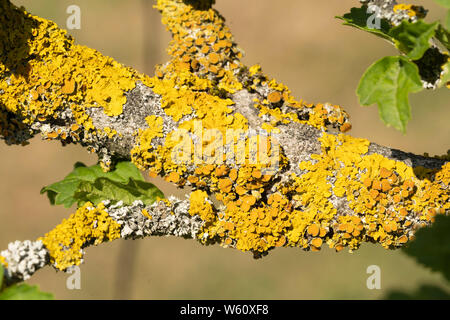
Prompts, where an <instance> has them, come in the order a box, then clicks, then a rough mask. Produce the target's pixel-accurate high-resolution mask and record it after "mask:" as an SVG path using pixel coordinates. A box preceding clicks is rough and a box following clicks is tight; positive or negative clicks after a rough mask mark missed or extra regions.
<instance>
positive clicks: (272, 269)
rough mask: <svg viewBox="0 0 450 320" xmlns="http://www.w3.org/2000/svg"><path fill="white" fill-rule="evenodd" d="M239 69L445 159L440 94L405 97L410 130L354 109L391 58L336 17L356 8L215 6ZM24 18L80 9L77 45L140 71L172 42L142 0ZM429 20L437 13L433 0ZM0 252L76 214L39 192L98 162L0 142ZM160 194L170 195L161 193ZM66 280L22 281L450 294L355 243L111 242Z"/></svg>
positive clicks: (60, 5) (332, 2)
mask: <svg viewBox="0 0 450 320" xmlns="http://www.w3.org/2000/svg"><path fill="white" fill-rule="evenodd" d="M216 2H217V4H216V6H215V8H216V9H218V10H219V11H220V12H221V14H222V15H224V16H225V17H226V18H227V21H228V25H229V26H230V27H231V29H232V31H233V32H234V36H235V39H236V40H237V42H238V43H239V44H240V46H241V47H242V48H243V49H244V51H245V52H246V56H245V58H244V61H245V62H246V63H247V64H249V65H252V64H255V63H260V64H261V65H262V67H263V70H264V71H265V72H266V73H267V74H269V75H271V76H272V77H274V78H276V79H277V80H279V81H281V82H283V83H285V84H286V85H288V86H289V87H290V88H291V90H292V92H293V93H294V95H295V96H296V97H297V98H302V99H304V100H306V101H310V102H331V103H334V104H339V105H341V106H343V107H344V108H345V109H346V110H347V111H348V113H349V114H350V115H351V119H352V123H353V130H352V131H351V134H352V135H354V136H357V137H364V138H367V139H369V140H371V141H373V142H377V143H380V144H383V145H387V146H390V147H394V148H398V149H402V150H406V151H410V152H414V153H419V154H421V153H424V152H429V153H430V154H444V153H446V151H447V149H448V148H449V147H450V144H449V142H450V126H449V125H448V122H449V117H450V108H449V107H450V106H449V104H450V103H449V101H450V94H449V91H445V90H442V89H441V90H439V91H435V92H431V91H428V92H423V93H420V94H416V95H413V96H411V105H412V121H411V122H410V123H409V124H408V128H407V134H406V135H402V134H401V133H399V132H397V131H395V130H394V129H390V128H386V127H385V126H384V125H383V123H382V122H381V120H380V119H379V117H378V112H377V108H376V107H375V106H374V107H361V106H360V105H359V104H358V101H357V97H356V95H355V90H356V87H357V85H358V81H359V79H360V77H361V76H362V74H363V72H364V71H365V69H366V68H367V67H368V66H369V65H370V64H371V63H373V62H374V61H376V60H377V59H379V58H382V57H384V56H386V55H394V54H396V51H395V50H394V49H393V48H392V47H391V46H390V45H389V44H388V43H387V42H384V41H382V40H380V39H378V38H376V37H374V36H371V35H368V34H365V33H363V32H361V31H357V30H356V29H352V28H350V27H345V26H341V24H340V21H339V20H337V19H334V16H335V15H341V14H343V13H346V12H348V11H349V9H350V8H351V7H352V6H358V4H359V3H358V1H356V0H327V1H300V0H282V1H273V0H245V1H242V0H216ZM13 3H15V4H17V5H24V6H25V7H26V8H27V10H28V11H29V12H31V13H33V14H36V15H39V16H42V17H45V18H47V19H51V20H53V21H55V22H56V23H58V25H59V26H61V27H63V28H65V27H66V19H67V17H68V16H69V14H67V13H66V8H67V7H68V6H69V5H71V4H76V5H78V6H79V7H80V8H81V19H82V22H81V30H72V31H70V33H71V34H72V35H73V36H74V37H75V39H76V41H77V43H79V44H83V45H87V46H89V47H93V48H95V49H98V50H99V51H101V52H102V53H103V54H106V55H109V56H111V57H113V58H115V59H117V60H118V61H120V62H122V63H124V64H126V65H129V66H132V67H134V68H136V69H138V70H139V71H142V72H145V73H147V74H153V67H152V66H153V65H154V64H155V63H161V62H164V61H165V60H166V59H167V55H166V53H165V47H166V44H167V43H168V41H169V40H170V36H169V34H168V33H167V31H166V30H165V28H164V27H163V26H162V25H161V24H160V17H159V14H158V12H157V11H156V10H154V9H152V8H151V6H152V3H153V1H150V0H129V1H118V0H114V1H112V0H108V1H106V0H96V1H87V0H83V1H81V0H77V1H73V0H71V1H66V0H59V1H56V0H53V1H51V0H39V1H31V0H21V1H19V0H13ZM415 3H417V4H422V5H424V6H425V7H427V8H429V9H430V14H429V17H428V20H429V21H431V20H432V19H443V17H444V16H445V12H444V10H443V9H441V8H439V7H438V6H437V5H435V3H434V2H433V1H431V0H428V1H416V2H415ZM0 154H1V157H0V178H1V183H0V202H1V206H0V250H3V249H5V248H6V246H7V244H8V243H9V242H10V241H13V240H16V239H18V240H25V239H36V238H37V237H39V236H41V235H44V234H45V233H46V232H48V231H50V230H51V229H52V228H53V227H54V226H55V225H57V224H58V223H59V222H60V221H61V220H62V219H63V218H65V217H67V216H68V215H69V214H70V213H71V212H73V210H66V209H64V208H63V207H51V206H50V204H49V202H48V200H47V199H46V197H45V196H44V195H40V194H39V190H40V189H41V187H43V186H45V185H48V184H51V183H53V182H55V181H58V180H60V179H62V178H63V177H64V176H65V175H66V174H67V173H69V172H70V171H71V170H72V167H73V164H74V163H75V162H76V161H83V162H85V163H86V164H89V165H90V164H94V163H95V162H96V158H95V156H93V155H90V154H88V153H87V152H86V151H85V150H84V149H82V148H81V147H78V146H68V147H65V148H61V146H60V144H58V143H56V142H42V141H41V140H40V138H35V139H34V140H33V141H32V142H31V145H29V146H27V147H18V146H12V147H8V146H6V145H5V144H4V143H2V144H0ZM162 188H163V190H164V191H165V192H166V195H168V194H170V193H172V192H174V191H173V189H172V188H170V187H167V185H164V186H162ZM369 265H378V266H379V267H380V268H381V290H369V289H367V287H366V280H367V278H368V277H369V275H368V274H366V269H367V267H368V266H369ZM68 276H69V275H67V274H65V273H62V272H56V271H55V270H53V269H52V268H45V269H43V270H41V271H39V272H38V273H37V274H36V275H35V276H34V277H33V278H32V279H31V280H30V281H29V283H32V284H39V285H40V287H41V289H42V290H44V291H49V292H53V293H54V294H55V296H56V298H57V299H112V298H125V299H183V298H186V299H220V298H223V299H232V298H235V299H378V298H382V297H383V296H384V295H386V294H387V293H388V292H389V291H390V290H394V289H400V290H408V291H412V290H415V289H416V288H417V287H418V286H419V285H421V284H423V283H427V284H435V285H438V286H440V287H441V288H444V289H447V290H448V289H450V288H449V287H448V284H446V282H445V280H444V279H443V277H441V276H440V275H439V274H435V273H432V272H430V271H428V270H427V269H425V268H422V267H421V266H419V265H417V264H416V263H415V262H414V261H413V260H412V259H410V258H408V257H407V256H406V255H404V254H403V253H402V252H401V251H387V250H385V249H383V248H381V247H379V246H374V245H363V246H362V247H361V249H360V250H358V251H356V252H354V253H348V252H340V253H335V252H334V251H333V250H330V249H327V248H325V249H323V250H322V251H321V252H318V253H315V252H303V251H301V250H300V249H293V248H292V249H277V250H274V251H272V252H271V253H270V254H269V255H268V256H267V257H265V258H263V259H260V260H253V258H252V256H251V254H246V253H242V252H238V251H235V250H231V249H223V248H221V247H219V246H208V247H205V246H202V245H200V244H198V243H196V242H195V241H188V240H183V239H176V238H148V239H144V240H139V241H131V240H129V241H124V240H120V241H115V242H112V243H108V244H103V245H101V246H99V247H92V248H88V249H87V253H86V256H85V263H84V264H83V265H82V266H81V277H82V278H81V290H68V289H67V288H66V279H67V278H68Z"/></svg>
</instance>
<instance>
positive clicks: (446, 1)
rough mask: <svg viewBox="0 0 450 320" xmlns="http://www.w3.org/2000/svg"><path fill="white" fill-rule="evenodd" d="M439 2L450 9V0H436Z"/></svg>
mask: <svg viewBox="0 0 450 320" xmlns="http://www.w3.org/2000/svg"><path fill="white" fill-rule="evenodd" d="M434 1H436V2H437V3H439V4H440V5H441V6H443V7H445V8H447V9H450V0H434Z"/></svg>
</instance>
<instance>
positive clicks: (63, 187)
mask: <svg viewBox="0 0 450 320" xmlns="http://www.w3.org/2000/svg"><path fill="white" fill-rule="evenodd" d="M101 177H103V178H107V179H109V180H111V181H116V182H121V183H128V180H129V179H130V178H131V179H134V180H136V181H144V178H143V177H142V174H141V173H140V171H139V169H138V168H136V166H135V165H134V164H133V163H131V162H129V161H122V162H119V163H118V164H117V165H116V168H115V169H114V170H112V171H110V172H103V170H102V168H101V167H100V165H94V166H90V167H86V166H85V165H84V164H83V163H81V162H77V163H76V164H75V165H74V170H73V171H72V172H71V173H70V174H69V175H67V176H66V177H65V178H64V180H62V181H59V182H56V183H54V184H51V185H49V186H47V187H44V188H42V190H41V194H43V193H47V197H48V199H49V200H50V203H51V204H52V205H55V204H56V205H60V204H62V205H64V206H65V207H66V208H70V207H71V206H72V205H73V204H74V203H76V202H78V201H77V200H76V199H75V198H74V194H75V193H76V192H77V190H78V187H79V185H80V183H81V182H90V183H94V182H95V180H96V179H97V178H101Z"/></svg>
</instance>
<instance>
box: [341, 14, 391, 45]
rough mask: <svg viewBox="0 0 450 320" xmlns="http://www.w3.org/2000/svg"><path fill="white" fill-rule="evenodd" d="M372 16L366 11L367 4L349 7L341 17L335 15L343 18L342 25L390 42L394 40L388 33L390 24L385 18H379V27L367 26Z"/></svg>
mask: <svg viewBox="0 0 450 320" xmlns="http://www.w3.org/2000/svg"><path fill="white" fill-rule="evenodd" d="M374 17H375V16H374V13H370V12H368V8H367V6H366V5H364V6H362V7H361V8H351V10H350V13H346V14H344V16H342V17H340V16H336V17H335V18H337V19H341V20H343V21H344V23H343V25H346V26H351V27H355V28H358V29H360V30H363V31H366V32H369V33H372V34H374V35H376V36H378V37H381V38H383V39H386V40H388V41H390V42H394V41H393V39H392V38H391V36H390V35H389V30H390V28H391V26H390V24H389V22H388V21H387V20H386V19H380V20H379V23H380V24H379V29H378V28H376V27H372V28H371V27H369V23H370V22H371V21H372V20H373V19H374Z"/></svg>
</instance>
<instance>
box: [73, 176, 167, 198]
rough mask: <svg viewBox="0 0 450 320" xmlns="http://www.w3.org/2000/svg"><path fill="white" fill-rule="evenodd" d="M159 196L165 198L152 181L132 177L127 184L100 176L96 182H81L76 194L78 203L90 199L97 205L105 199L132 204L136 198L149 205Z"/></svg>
mask: <svg viewBox="0 0 450 320" xmlns="http://www.w3.org/2000/svg"><path fill="white" fill-rule="evenodd" d="M157 197H160V198H163V197H164V195H163V193H162V192H161V191H160V190H159V189H158V188H156V187H155V186H154V185H153V184H151V183H148V182H145V181H139V180H134V179H130V180H129V181H128V183H126V184H125V183H120V182H117V181H114V180H110V179H107V178H98V179H96V180H95V182H94V183H90V182H86V181H84V182H81V184H80V186H79V187H78V191H77V192H76V193H75V195H74V198H75V199H77V200H78V205H82V204H83V203H86V202H88V201H89V202H92V203H93V204H95V205H97V204H99V203H100V202H101V201H102V200H105V199H108V200H111V201H113V202H118V201H120V200H122V201H123V202H124V204H127V205H131V204H132V203H133V202H134V201H135V200H141V201H142V202H144V204H146V205H148V204H152V203H153V202H155V201H156V200H157Z"/></svg>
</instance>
